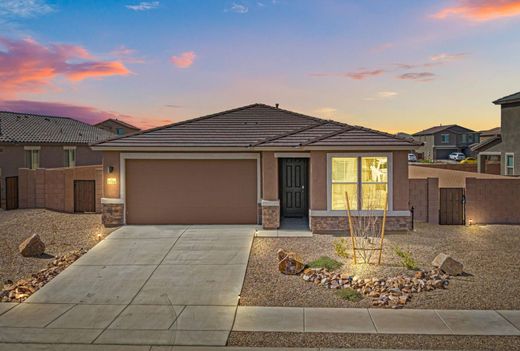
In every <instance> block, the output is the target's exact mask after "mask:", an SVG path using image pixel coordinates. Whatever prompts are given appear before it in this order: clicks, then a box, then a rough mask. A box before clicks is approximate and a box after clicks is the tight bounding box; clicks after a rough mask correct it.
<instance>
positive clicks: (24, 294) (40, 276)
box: [0, 249, 87, 302]
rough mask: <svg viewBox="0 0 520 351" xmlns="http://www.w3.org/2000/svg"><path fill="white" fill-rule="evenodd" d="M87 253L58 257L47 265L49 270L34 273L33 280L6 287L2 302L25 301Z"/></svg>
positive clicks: (73, 252)
mask: <svg viewBox="0 0 520 351" xmlns="http://www.w3.org/2000/svg"><path fill="white" fill-rule="evenodd" d="M86 252H87V250H85V249H79V250H75V251H71V252H69V253H67V254H65V255H63V256H58V257H56V258H55V259H54V260H53V261H52V262H50V263H49V264H48V265H47V268H45V269H42V270H40V271H39V272H37V273H33V274H32V275H31V278H28V279H20V280H18V281H17V282H15V283H12V284H8V285H6V286H4V290H1V291H0V302H23V301H25V300H26V299H27V298H28V297H29V296H31V295H32V294H34V293H35V292H36V291H38V290H39V289H40V288H41V287H43V286H44V285H45V284H47V283H48V282H49V281H51V279H53V278H54V277H55V276H57V275H58V274H60V273H61V272H62V271H63V270H65V268H67V267H68V266H70V265H71V264H72V263H74V261H76V260H77V259H78V258H80V257H81V256H82V255H84V254H85V253H86Z"/></svg>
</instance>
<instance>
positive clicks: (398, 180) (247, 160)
mask: <svg viewBox="0 0 520 351" xmlns="http://www.w3.org/2000/svg"><path fill="white" fill-rule="evenodd" d="M417 146H420V143H418V142H416V141H413V140H411V139H406V138H399V137H396V136H394V135H391V134H387V133H383V132H379V131H375V130H372V129H368V128H363V127H358V126H351V125H347V124H343V123H340V122H336V121H331V120H323V119H320V118H315V117H310V116H306V115H303V114H299V113H295V112H291V111H287V110H283V109H281V108H278V106H276V107H273V106H268V105H264V104H253V105H248V106H244V107H240V108H235V109H232V110H228V111H224V112H219V113H215V114H211V115H208V116H203V117H199V118H194V119H190V120H186V121H182V122H179V123H174V124H170V125H166V126H163V127H159V128H154V129H150V130H146V131H142V132H139V133H137V134H133V135H129V136H123V137H120V138H115V139H111V140H107V141H104V142H100V143H97V144H95V145H93V146H92V148H93V149H94V150H96V151H101V152H102V153H103V168H104V189H103V194H104V197H103V199H102V203H103V205H102V206H103V222H104V223H105V225H121V224H262V225H263V227H264V228H265V229H274V228H278V227H279V226H280V221H281V219H283V218H285V217H308V219H309V226H310V229H311V230H312V231H313V232H315V233H318V232H332V231H338V230H345V229H346V228H347V224H348V222H347V217H346V216H347V214H346V211H345V207H346V201H345V192H348V194H349V203H350V207H351V210H352V214H353V215H356V216H363V215H366V214H367V213H369V211H372V213H374V212H373V211H378V213H381V214H382V213H383V209H384V207H385V205H384V204H385V200H386V199H388V212H387V216H388V217H387V221H386V226H387V229H389V230H392V229H406V228H409V227H410V225H411V217H410V211H409V203H408V158H407V154H408V151H409V150H410V149H414V148H415V147H417Z"/></svg>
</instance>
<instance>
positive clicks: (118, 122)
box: [94, 118, 141, 130]
mask: <svg viewBox="0 0 520 351" xmlns="http://www.w3.org/2000/svg"><path fill="white" fill-rule="evenodd" d="M109 121H111V122H114V123H117V124H119V125H121V126H123V127H126V128H128V129H134V130H141V128H139V127H136V126H134V125H132V124H130V123H126V122H124V121H122V120H120V119H117V118H109V119H105V120H104V121H101V122H99V123H96V124H94V125H95V126H100V125H103V124H104V123H106V122H109Z"/></svg>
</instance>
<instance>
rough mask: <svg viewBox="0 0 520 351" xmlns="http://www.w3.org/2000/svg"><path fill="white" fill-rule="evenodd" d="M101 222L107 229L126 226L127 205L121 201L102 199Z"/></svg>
mask: <svg viewBox="0 0 520 351" xmlns="http://www.w3.org/2000/svg"><path fill="white" fill-rule="evenodd" d="M101 211H102V212H101V213H102V216H101V222H102V223H103V225H104V226H105V227H119V226H121V225H124V224H125V205H124V203H123V201H122V200H120V199H107V198H102V199H101Z"/></svg>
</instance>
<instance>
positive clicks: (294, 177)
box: [280, 158, 308, 217]
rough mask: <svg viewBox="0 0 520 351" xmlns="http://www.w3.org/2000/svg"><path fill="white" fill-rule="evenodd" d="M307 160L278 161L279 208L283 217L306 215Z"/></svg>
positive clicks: (287, 159)
mask: <svg viewBox="0 0 520 351" xmlns="http://www.w3.org/2000/svg"><path fill="white" fill-rule="evenodd" d="M307 170H308V160H307V159H306V158H282V159H280V208H281V210H282V211H281V212H282V216H283V217H305V216H307V215H308V186H307V184H308V181H307V178H308V177H307Z"/></svg>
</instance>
